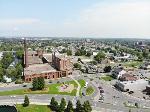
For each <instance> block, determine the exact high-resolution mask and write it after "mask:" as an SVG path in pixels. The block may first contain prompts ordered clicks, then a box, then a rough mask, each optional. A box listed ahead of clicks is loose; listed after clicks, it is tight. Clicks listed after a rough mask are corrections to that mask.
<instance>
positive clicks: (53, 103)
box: [50, 97, 58, 111]
mask: <svg viewBox="0 0 150 112" xmlns="http://www.w3.org/2000/svg"><path fill="white" fill-rule="evenodd" d="M50 108H51V109H52V110H53V111H57V110H58V102H57V101H56V100H55V98H54V97H52V99H51V102H50Z"/></svg>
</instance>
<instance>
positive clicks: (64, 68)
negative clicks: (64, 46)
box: [24, 40, 73, 82]
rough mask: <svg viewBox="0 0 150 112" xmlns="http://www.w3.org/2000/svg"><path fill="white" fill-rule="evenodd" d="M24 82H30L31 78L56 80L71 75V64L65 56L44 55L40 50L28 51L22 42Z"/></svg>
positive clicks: (57, 54) (25, 43)
mask: <svg viewBox="0 0 150 112" xmlns="http://www.w3.org/2000/svg"><path fill="white" fill-rule="evenodd" d="M24 51H25V53H24V65H25V67H24V80H25V82H31V81H32V80H33V78H37V77H43V78H44V79H57V78H61V77H67V76H68V75H71V74H72V68H73V64H72V62H71V59H70V58H68V57H66V56H65V55H61V54H59V53H55V52H53V53H52V54H46V53H44V51H43V50H42V49H38V50H37V51H28V49H27V42H26V40H25V41H24Z"/></svg>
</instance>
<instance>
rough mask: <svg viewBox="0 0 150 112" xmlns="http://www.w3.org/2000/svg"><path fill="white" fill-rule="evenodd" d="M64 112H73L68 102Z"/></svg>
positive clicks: (70, 103)
mask: <svg viewBox="0 0 150 112" xmlns="http://www.w3.org/2000/svg"><path fill="white" fill-rule="evenodd" d="M65 112H73V104H72V102H71V101H70V100H69V101H68V105H67V108H66V110H65Z"/></svg>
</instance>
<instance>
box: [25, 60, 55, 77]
mask: <svg viewBox="0 0 150 112" xmlns="http://www.w3.org/2000/svg"><path fill="white" fill-rule="evenodd" d="M55 71H56V69H54V68H53V67H52V66H51V65H49V64H48V63H46V64H34V65H29V67H27V68H25V69H24V72H25V75H31V74H41V73H47V72H55Z"/></svg>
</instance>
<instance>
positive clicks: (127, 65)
mask: <svg viewBox="0 0 150 112" xmlns="http://www.w3.org/2000/svg"><path fill="white" fill-rule="evenodd" d="M141 64H142V62H140V61H131V62H124V63H123V65H124V66H126V67H139V66H140V65H141Z"/></svg>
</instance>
